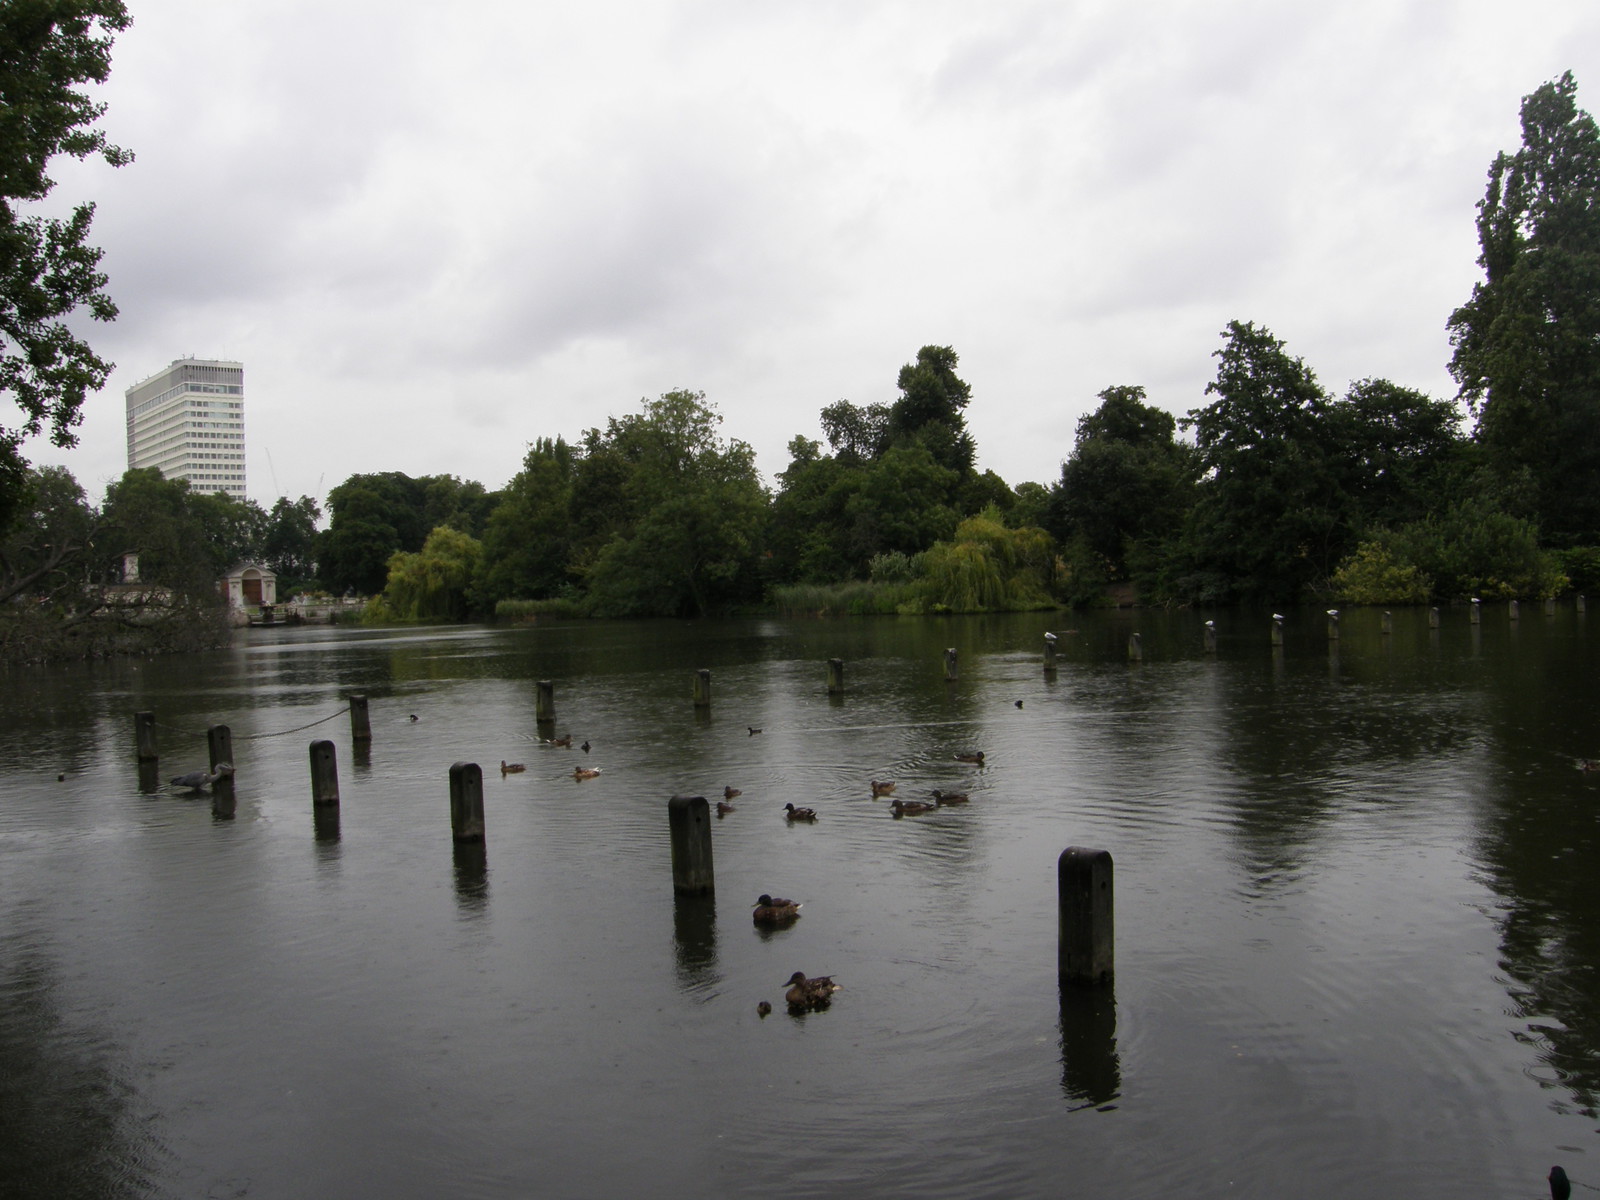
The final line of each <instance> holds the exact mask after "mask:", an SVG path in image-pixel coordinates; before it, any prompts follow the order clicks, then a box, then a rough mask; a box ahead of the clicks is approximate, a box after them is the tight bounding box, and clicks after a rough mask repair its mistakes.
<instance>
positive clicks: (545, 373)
mask: <svg viewBox="0 0 1600 1200" xmlns="http://www.w3.org/2000/svg"><path fill="white" fill-rule="evenodd" d="M130 8H131V10H132V12H133V17H134V25H133V27H132V28H131V29H129V30H128V31H127V32H126V33H125V34H123V35H122V36H121V37H120V38H119V39H118V41H117V44H116V47H115V50H114V52H113V65H112V75H111V80H110V82H109V84H108V85H107V86H106V87H105V88H104V89H103V98H104V99H105V100H106V101H107V102H108V104H109V106H110V107H109V110H108V112H107V114H106V117H105V119H104V121H103V127H104V128H105V130H106V131H107V133H108V134H109V135H110V137H111V139H112V140H113V141H114V142H116V143H117V144H119V145H122V146H125V147H127V148H128V149H131V150H133V151H134V152H135V153H136V154H137V156H138V157H137V161H136V162H134V163H133V164H131V165H130V166H127V167H124V168H122V169H121V170H113V169H111V168H109V167H107V166H105V165H104V164H103V163H94V164H77V163H73V162H71V161H66V162H62V163H59V164H58V168H57V169H56V170H55V172H54V175H55V178H56V179H57V181H58V187H57V193H56V197H55V199H56V201H57V202H58V203H67V202H74V203H75V202H77V201H79V200H82V199H93V200H95V201H96V202H97V204H98V206H99V207H98V212H97V215H96V218H95V225H94V231H95V240H96V241H97V243H98V244H100V245H102V246H103V247H104V248H105V251H106V254H105V258H104V261H103V264H102V265H103V267H104V269H105V270H106V272H107V273H108V274H109V276H110V289H109V290H110V292H111V294H112V297H113V299H114V300H115V301H116V303H117V304H118V306H119V307H120V309H121V317H120V318H119V319H118V320H117V322H116V323H115V324H114V325H111V326H103V325H95V326H91V327H90V328H89V330H88V332H89V333H90V335H91V338H92V342H93V344H94V345H95V347H96V349H97V350H98V351H99V352H100V353H101V354H102V355H104V356H105V357H107V358H109V359H112V360H114V361H115V362H116V364H117V369H116V371H115V372H114V373H113V374H112V376H111V379H110V382H109V384H108V385H107V387H106V389H105V390H104V391H103V392H101V393H100V394H98V395H95V396H92V397H91V398H90V399H89V401H88V403H87V405H86V406H85V419H84V422H83V425H82V427H81V429H80V434H81V444H80V445H79V446H78V447H77V448H75V449H73V450H70V451H59V450H56V449H54V448H52V447H50V446H49V445H48V443H46V442H44V441H42V440H41V441H38V442H35V443H34V444H33V445H32V447H31V451H30V452H31V454H32V457H33V458H34V460H35V461H37V462H41V463H50V462H54V463H62V464H64V465H66V466H68V467H69V468H70V469H71V470H72V471H73V473H74V474H75V475H76V476H77V477H78V479H79V481H80V482H81V483H82V484H83V485H84V487H85V489H86V490H87V491H88V492H89V494H90V498H91V499H92V500H95V501H98V500H99V498H100V497H101V495H102V494H103V491H104V487H105V484H106V483H107V482H109V481H110V480H112V479H115V478H116V477H118V476H120V475H121V473H122V471H123V470H124V469H125V468H126V466H127V458H126V454H127V450H126V424H125V404H124V391H125V389H126V388H128V387H129V386H130V385H132V384H133V383H135V382H137V381H139V380H141V379H143V378H145V377H147V376H149V375H151V374H154V373H156V372H157V371H160V370H161V369H163V368H164V367H165V366H166V365H167V364H168V363H169V362H171V361H172V360H173V359H175V358H179V357H183V356H186V355H195V356H198V357H204V358H232V359H238V360H241V361H242V362H243V363H244V365H245V384H246V408H245V417H246V437H247V444H248V472H249V492H250V495H251V497H252V498H253V499H256V500H257V501H259V502H260V503H262V504H263V505H264V506H269V507H270V505H271V504H272V502H273V501H274V500H275V499H276V498H277V497H278V496H279V495H287V496H289V497H291V498H293V497H296V496H299V495H302V494H309V495H313V496H316V497H318V498H319V499H321V498H322V497H323V496H324V495H325V494H326V492H327V490H328V489H329V488H331V487H333V486H334V485H336V484H338V483H339V482H341V481H342V480H344V479H345V478H347V477H348V476H349V475H351V474H354V473H356V472H369V471H404V472H406V473H407V474H410V475H432V474H446V473H448V474H453V475H457V476H460V477H462V478H464V479H475V480H478V481H480V482H482V483H483V484H484V485H485V486H486V487H489V488H491V489H493V488H498V487H500V486H502V485H504V484H505V482H506V481H507V480H508V479H509V478H510V477H511V476H512V475H513V474H514V473H515V472H516V471H517V470H518V468H519V466H520V463H521V459H522V456H523V454H524V452H525V450H526V446H527V443H528V442H530V441H531V440H533V439H534V438H537V437H544V436H554V435H557V434H561V435H565V436H566V437H567V438H568V440H573V439H575V438H577V437H578V435H580V434H581V433H582V431H583V430H584V429H586V428H589V427H592V426H603V425H604V423H605V420H606V418H607V417H608V416H620V415H622V414H624V413H628V412H633V411H637V408H638V403H639V400H640V399H641V398H642V397H645V396H651V397H653V396H657V395H659V394H661V393H662V392H665V391H670V390H672V389H675V388H692V389H696V390H702V391H704V392H705V393H706V394H707V399H708V400H709V401H710V402H711V403H712V404H713V405H714V406H715V407H716V408H717V410H718V411H719V412H720V413H721V414H722V416H723V425H722V429H723V432H724V433H725V434H726V435H727V436H729V437H733V438H739V439H742V440H744V441H747V442H749V443H751V444H752V445H753V446H754V447H755V449H756V451H757V455H758V460H759V463H760V467H761V469H762V472H763V474H764V475H765V476H766V478H767V480H768V481H769V483H770V482H772V477H773V476H774V475H775V474H776V473H777V472H779V471H781V470H783V468H784V467H785V466H786V465H787V462H788V456H787V454H786V452H785V447H786V445H787V444H788V442H789V440H790V439H791V438H793V437H794V436H795V435H796V434H804V435H806V436H808V437H813V438H820V436H821V431H820V427H819V425H818V420H817V414H818V412H819V411H820V410H821V409H822V408H823V407H824V406H825V405H828V404H831V403H833V402H834V401H836V400H839V399H841V398H844V399H849V400H851V401H854V402H856V403H858V404H868V403H874V402H889V401H892V400H893V399H894V398H895V396H896V394H897V393H896V389H895V378H896V375H897V373H898V371H899V368H900V366H901V365H902V364H903V363H906V362H908V361H910V360H912V359H913V358H915V356H916V352H917V349H918V348H919V347H921V346H923V345H926V344H930V343H933V344H939V345H951V346H954V347H955V349H956V351H957V352H958V353H959V354H960V356H961V365H960V369H959V373H960V374H961V376H962V377H963V378H964V379H966V381H967V382H968V383H969V384H971V385H972V396H973V398H972V404H971V406H970V407H969V409H968V410H967V419H968V423H969V425H970V427H971V429H972V431H973V433H974V435H975V437H976V439H977V446H978V461H979V466H980V467H982V468H992V469H993V470H995V471H997V472H998V473H999V474H1000V475H1001V476H1002V477H1003V478H1005V479H1006V481H1007V482H1009V483H1011V484H1013V485H1015V484H1017V483H1020V482H1022V481H1023V480H1029V479H1032V480H1038V481H1040V482H1043V483H1049V482H1051V481H1052V480H1054V479H1056V478H1058V476H1059V472H1060V463H1061V460H1062V459H1063V458H1064V457H1066V456H1067V455H1068V454H1069V453H1070V452H1071V449H1072V439H1073V433H1074V428H1075V426H1076V423H1077V420H1078V418H1079V417H1080V416H1081V415H1082V414H1083V413H1085V412H1086V411H1089V410H1091V409H1093V408H1094V407H1095V406H1096V405H1097V403H1098V401H1097V399H1096V393H1098V392H1099V391H1101V390H1102V389H1103V388H1106V387H1109V386H1111V385H1114V384H1140V385H1143V386H1144V387H1145V388H1146V389H1147V390H1148V392H1149V398H1150V400H1151V402H1152V403H1154V404H1157V405H1159V406H1160V407H1162V408H1165V409H1168V410H1170V411H1172V412H1174V413H1176V414H1180V415H1181V414H1182V413H1184V412H1186V411H1187V410H1189V409H1191V408H1194V407H1197V406H1199V405H1201V404H1203V403H1205V400H1206V397H1205V394H1204V389H1205V385H1206V383H1207V382H1209V381H1210V380H1211V379H1212V378H1213V376H1214V372H1215V360H1214V359H1213V358H1212V353H1213V351H1215V350H1216V349H1217V348H1218V347H1219V346H1220V344H1221V338H1220V331H1221V330H1222V328H1223V327H1224V325H1225V324H1226V323H1227V322H1228V321H1229V320H1232V319H1239V320H1253V321H1255V322H1257V323H1258V324H1263V325H1265V326H1267V327H1268V328H1270V329H1271V330H1272V331H1273V332H1274V333H1275V334H1276V335H1277V336H1278V337H1280V338H1282V339H1284V340H1285V341H1286V342H1287V344H1288V348H1289V349H1290V351H1291V352H1292V353H1294V354H1296V355H1299V356H1301V357H1303V358H1304V359H1305V360H1306V362H1307V363H1308V364H1309V365H1310V366H1311V367H1312V369H1313V370H1315V371H1316V373H1317V375H1318V377H1319V379H1320V380H1321V381H1322V383H1323V385H1324V386H1325V387H1326V388H1328V389H1329V390H1330V391H1334V392H1336V393H1342V392H1343V390H1344V389H1345V387H1346V386H1347V385H1348V384H1349V383H1350V382H1351V381H1352V380H1354V379H1360V378H1365V377H1369V376H1376V377H1384V378H1388V379H1392V380H1394V381H1395V382H1397V383H1401V384H1405V385H1408V386H1411V387H1416V388H1420V389H1423V390H1425V391H1427V392H1430V393H1431V394H1433V395H1436V396H1450V395H1453V394H1454V387H1453V384H1452V382H1451V380H1450V377H1449V374H1448V372H1447V371H1446V364H1447V362H1448V359H1449V343H1448V339H1447V338H1446V335H1445V328H1444V324H1445V320H1446V318H1447V317H1448V316H1449V314H1450V311H1451V310H1452V309H1453V308H1454V307H1455V306H1457V305H1458V304H1460V303H1461V302H1462V301H1464V300H1465V299H1466V298H1467V296H1468V295H1469V294H1470V292H1471V288H1472V285H1473V283H1474V282H1475V281H1476V280H1477V279H1478V278H1479V277H1480V272H1479V269H1478V267H1477V265H1476V261H1475V260H1476V258H1477V253H1478V247H1477V242H1476V234H1475V230H1474V226H1473V217H1474V206H1475V205H1476V203H1477V202H1478V201H1479V200H1480V199H1481V198H1482V195H1483V190H1484V183H1485V176H1486V171H1487V169H1488V166H1489V163H1490V161H1491V160H1492V159H1493V157H1494V155H1495V153H1496V152H1497V151H1500V150H1515V149H1516V147H1517V146H1518V144H1519V140H1520V134H1519V127H1518V119H1517V117H1518V107H1519V104H1520V101H1521V98H1522V97H1523V96H1524V95H1526V94H1527V93H1528V92H1531V91H1532V90H1534V89H1535V88H1536V87H1538V86H1539V85H1540V84H1541V83H1543V82H1545V81H1546V80H1549V79H1553V78H1555V77H1557V76H1558V75H1559V74H1560V73H1561V72H1562V71H1563V70H1568V69H1570V70H1572V71H1573V72H1574V74H1575V76H1576V78H1577V81H1578V87H1579V102H1580V104H1581V105H1582V106H1583V107H1584V108H1585V109H1587V110H1589V111H1591V112H1593V111H1596V110H1600V4H1597V3H1595V0H1521V2H1520V3H1516V4H1513V3H1509V2H1508V0H1439V2H1420V0H1419V2H1407V0H1342V2H1341V3H1337V4H1322V3H1309V2H1307V3H1301V2H1297V0H1258V2H1243V3H1232V2H1229V0H1212V2H1209V3H1189V2H1184V0H1145V2H1143V3H1138V4H1131V3H1125V2H1123V0H1106V2H1103V3H1102V2H1098V0H1096V2H1092V3H1091V2H1076V0H1057V2H1055V3H1033V2H1023V0H1016V2H1011V0H985V2H984V3H982V4H979V3H976V2H967V3H940V2H937V0H916V2H914V3H911V2H908V3H871V2H870V0H852V2H851V3H817V2H813V3H802V4H786V5H782V6H779V5H774V4H753V3H750V2H749V0H739V2H722V0H707V2H703V3H695V2H660V3H647V2H642V0H640V2H632V3H626V2H616V3H607V2H605V0H600V2H595V0H590V2H588V3H584V4H550V3H539V2H531V0H510V2H495V0H467V2H464V3H462V4H458V5H450V6H446V5H441V4H411V5H407V4H395V3H394V2H393V0H382V2H371V3H368V2H355V0H252V2H250V3H238V2H231V3H219V2H218V0H130Z"/></svg>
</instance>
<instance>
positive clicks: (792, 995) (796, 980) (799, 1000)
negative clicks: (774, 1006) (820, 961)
mask: <svg viewBox="0 0 1600 1200" xmlns="http://www.w3.org/2000/svg"><path fill="white" fill-rule="evenodd" d="M839 990H840V985H839V984H837V983H835V982H834V981H833V978H832V977H831V976H828V975H818V976H817V977H816V978H815V979H807V978H806V977H805V976H804V975H803V974H802V973H801V972H799V971H796V972H795V973H794V974H793V975H791V976H789V990H788V991H787V992H785V993H784V994H783V998H784V999H785V1000H787V1001H788V1002H789V1011H790V1012H805V1011H807V1010H808V1009H810V1010H815V1009H819V1008H827V1007H828V1004H829V1003H830V1002H831V1001H832V1000H833V994H834V993H835V992H837V991H839Z"/></svg>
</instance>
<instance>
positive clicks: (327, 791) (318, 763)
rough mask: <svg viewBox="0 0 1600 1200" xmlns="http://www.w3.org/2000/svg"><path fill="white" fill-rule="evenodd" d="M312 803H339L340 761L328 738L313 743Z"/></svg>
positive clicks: (335, 804)
mask: <svg viewBox="0 0 1600 1200" xmlns="http://www.w3.org/2000/svg"><path fill="white" fill-rule="evenodd" d="M311 803H312V804H314V805H332V806H333V807H338V804H339V762H338V759H337V757H336V756H335V755H334V752H333V743H332V742H330V741H328V740H327V739H326V738H322V739H320V740H318V741H315V742H312V743H311Z"/></svg>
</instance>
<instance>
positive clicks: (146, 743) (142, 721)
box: [133, 712, 161, 762]
mask: <svg viewBox="0 0 1600 1200" xmlns="http://www.w3.org/2000/svg"><path fill="white" fill-rule="evenodd" d="M133 744H134V748H135V752H136V753H137V755H138V759H139V761H140V762H155V761H156V759H158V758H160V757H161V756H160V755H159V754H157V753H156V715H155V713H153V712H136V713H134V714H133Z"/></svg>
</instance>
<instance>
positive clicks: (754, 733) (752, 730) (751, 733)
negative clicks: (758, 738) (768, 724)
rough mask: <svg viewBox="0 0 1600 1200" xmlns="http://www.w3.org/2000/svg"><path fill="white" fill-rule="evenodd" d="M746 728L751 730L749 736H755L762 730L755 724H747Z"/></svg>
mask: <svg viewBox="0 0 1600 1200" xmlns="http://www.w3.org/2000/svg"><path fill="white" fill-rule="evenodd" d="M745 728H746V729H748V730H749V731H750V735H749V736H751V737H755V735H756V734H758V733H760V732H761V730H759V729H757V728H756V727H755V726H754V725H746V726H745Z"/></svg>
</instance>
